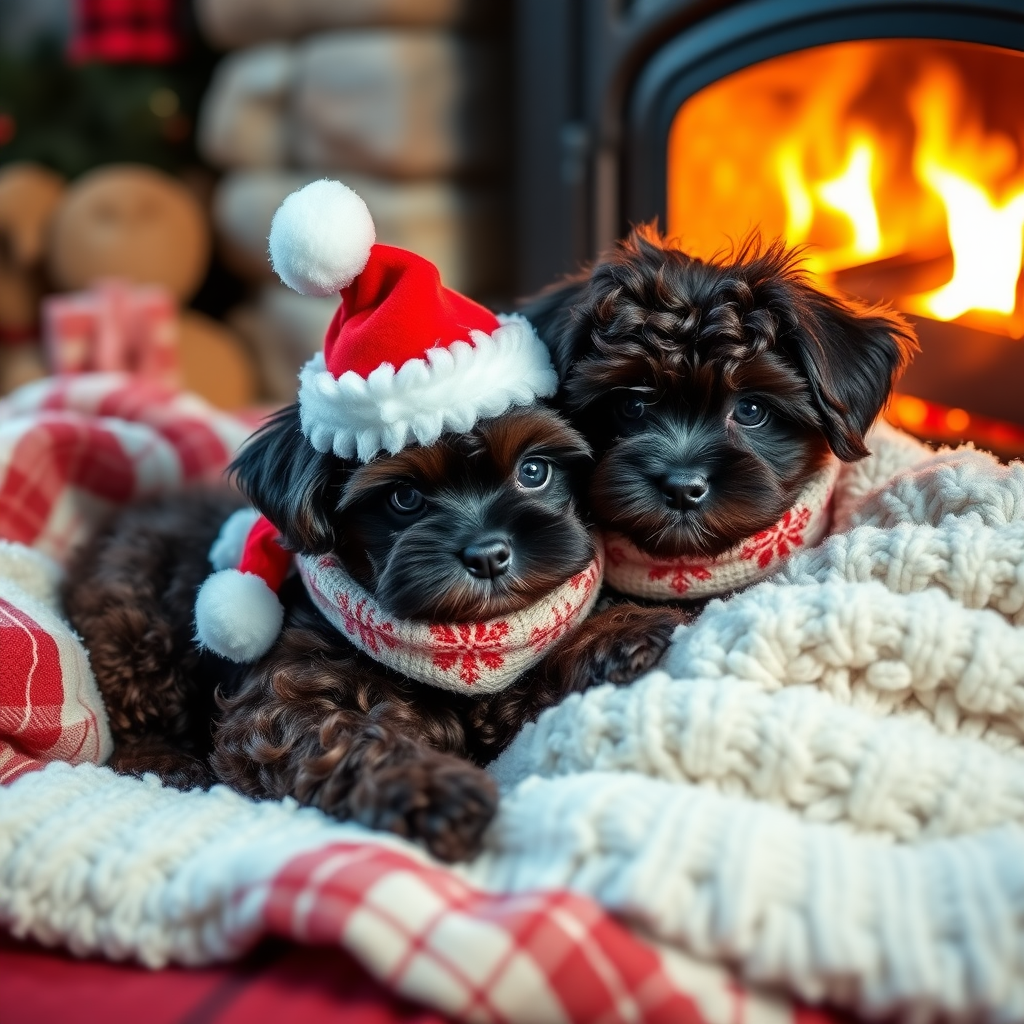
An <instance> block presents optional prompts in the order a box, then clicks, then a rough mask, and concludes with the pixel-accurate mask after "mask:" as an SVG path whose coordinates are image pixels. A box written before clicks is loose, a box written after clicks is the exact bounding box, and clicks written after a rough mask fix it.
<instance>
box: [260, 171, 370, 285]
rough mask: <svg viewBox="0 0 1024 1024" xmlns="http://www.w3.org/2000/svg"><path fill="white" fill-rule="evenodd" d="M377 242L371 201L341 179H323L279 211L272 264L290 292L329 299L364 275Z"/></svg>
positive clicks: (273, 232)
mask: <svg viewBox="0 0 1024 1024" xmlns="http://www.w3.org/2000/svg"><path fill="white" fill-rule="evenodd" d="M375 240H376V231H375V229H374V226H373V218H372V217H371V216H370V211H369V210H368V209H367V208H366V203H364V202H363V200H362V199H361V198H360V197H359V196H358V195H357V194H356V193H355V192H353V191H352V189H350V188H349V187H348V186H347V185H343V184H342V183H341V182H340V181H331V180H330V179H329V178H321V179H320V180H319V181H314V182H311V183H310V184H309V185H306V186H305V188H301V189H299V190H298V192H293V193H292V194H291V195H290V196H288V197H287V199H285V201H284V202H283V203H282V204H281V205H280V206H279V207H278V210H277V212H276V213H275V214H274V219H273V221H271V224H270V238H269V246H270V262H271V264H272V265H273V267H274V270H275V272H276V273H277V275H278V277H280V278H281V280H282V281H284V283H285V284H286V285H288V287H289V288H292V289H294V290H295V291H297V292H299V293H300V294H302V295H316V296H319V297H321V298H324V297H326V296H329V295H336V294H337V293H338V292H339V291H341V289H342V288H347V287H348V286H349V285H350V284H351V283H352V282H353V281H354V280H355V279H356V278H357V277H358V276H359V275H360V274H361V273H362V272H363V270H364V269H365V267H366V264H367V262H368V261H369V259H370V249H371V248H372V246H373V243H374V241H375Z"/></svg>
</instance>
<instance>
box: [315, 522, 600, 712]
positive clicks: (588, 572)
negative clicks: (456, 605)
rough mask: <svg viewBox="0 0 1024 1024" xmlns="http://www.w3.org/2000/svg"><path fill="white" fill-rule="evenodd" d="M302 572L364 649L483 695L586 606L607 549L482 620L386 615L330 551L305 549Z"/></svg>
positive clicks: (511, 676) (544, 647)
mask: <svg viewBox="0 0 1024 1024" xmlns="http://www.w3.org/2000/svg"><path fill="white" fill-rule="evenodd" d="M296 561H297V562H298V567H299V574H300V575H301V576H302V581H303V582H304V583H305V585H306V591H307V593H308V594H309V596H310V597H311V598H312V600H313V602H314V604H316V606H317V608H319V609H320V611H321V612H322V613H323V615H324V618H326V619H327V621H328V622H330V623H331V624H332V625H333V626H335V627H336V628H337V629H338V630H340V631H341V632H342V633H343V634H344V635H345V636H346V637H348V639H349V640H351V641H352V643H353V644H354V645H355V646H356V647H358V648H359V650H361V651H362V652H363V653H364V654H368V655H369V656H370V657H371V658H373V659H374V660H375V661H379V662H380V663H381V664H382V665H386V666H387V667H388V668H392V669H394V670H395V671H396V672H401V673H402V675H405V676H408V677H409V678H410V679H416V680H418V681H419V682H421V683H429V684H430V685H431V686H439V687H441V689H443V690H453V691H455V692H456V693H468V694H471V695H474V696H480V695H483V694H485V693H495V692H497V691H498V690H503V689H505V687H507V686H510V685H511V684H512V683H513V682H515V680H516V679H518V678H519V676H521V675H522V674H523V673H524V672H525V671H526V670H527V669H529V668H531V667H532V666H533V665H536V664H537V662H539V661H540V660H541V658H543V657H544V655H545V654H546V653H547V652H548V650H550V649H551V647H552V646H554V644H556V643H557V642H558V641H559V640H560V639H561V638H562V637H563V636H565V634H566V633H568V632H570V631H571V630H573V629H575V628H576V627H577V626H578V625H579V624H580V623H581V622H582V621H583V620H584V619H585V618H586V617H587V615H588V614H589V612H590V609H591V608H592V607H593V606H594V602H595V601H596V600H597V594H598V591H599V590H600V588H601V571H602V568H603V561H604V559H603V553H602V551H601V547H600V543H599V542H598V545H597V554H596V555H595V556H594V559H593V561H592V562H591V563H590V564H589V565H588V566H587V567H586V568H585V569H584V570H583V571H582V572H579V573H577V574H576V575H575V576H573V577H572V578H571V579H569V580H566V582H565V583H563V584H562V585H561V586H560V587H558V588H557V589H556V590H553V591H551V593H549V594H547V595H545V596H544V597H543V598H542V599H541V600H540V601H537V602H535V603H534V604H531V605H529V606H527V607H526V608H523V609H521V610H520V611H517V612H513V613H511V614H509V615H502V616H499V617H497V618H494V619H488V620H486V621H483V622H453V623H436V622H419V621H413V620H410V619H397V618H395V617H394V616H392V615H389V614H388V613H387V612H386V611H385V610H384V609H383V608H382V607H381V606H380V604H378V603H377V601H376V600H375V599H374V598H373V596H372V595H371V594H370V593H369V592H368V591H366V590H365V589H364V588H363V587H361V586H360V585H359V584H358V583H357V582H356V581H355V580H354V579H353V578H352V576H351V575H350V574H349V573H348V572H347V571H346V570H345V568H344V566H342V564H341V563H340V562H339V561H338V559H337V558H336V557H335V556H333V555H316V556H312V555H310V556H302V557H300V558H298V559H297V560H296Z"/></svg>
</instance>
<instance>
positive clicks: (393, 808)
mask: <svg viewBox="0 0 1024 1024" xmlns="http://www.w3.org/2000/svg"><path fill="white" fill-rule="evenodd" d="M348 803H349V807H350V810H351V818H352V820H353V821H358V822H359V823H360V824H361V825H366V826H367V827H368V828H374V829H381V830H383V831H386V832H394V833H395V834H396V835H400V836H404V837H405V838H407V839H414V840H419V841H420V842H422V843H423V844H424V845H425V846H426V847H427V849H428V850H430V852H431V853H432V854H433V855H434V856H435V857H437V858H438V859H439V860H444V861H457V860H466V859H468V858H469V857H472V856H473V855H474V854H475V853H477V852H478V851H479V849H480V845H481V842H482V839H483V834H484V831H485V830H486V828H487V826H488V825H489V824H490V822H491V819H492V818H493V817H494V814H495V811H496V810H497V809H498V790H497V787H496V786H495V784H494V780H493V779H492V778H491V777H490V776H489V775H488V774H487V773H486V772H485V771H483V770H482V769H480V768H477V767H475V766H474V765H472V764H470V763H469V762H468V761H463V760H461V759H460V758H457V757H451V756H448V755H446V754H434V755H431V756H429V757H424V758H422V759H420V760H417V761H408V762H405V763H404V764H398V765H389V766H387V767H381V768H377V769H375V770H374V771H373V772H372V773H370V774H369V775H365V776H363V777H362V778H361V779H360V780H359V782H357V783H356V785H355V788H354V789H353V790H352V793H351V795H350V796H349V800H348Z"/></svg>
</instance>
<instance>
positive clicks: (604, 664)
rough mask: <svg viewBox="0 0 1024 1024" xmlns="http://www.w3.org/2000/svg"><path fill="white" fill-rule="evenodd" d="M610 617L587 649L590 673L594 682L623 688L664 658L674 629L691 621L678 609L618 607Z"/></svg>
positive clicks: (687, 615)
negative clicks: (588, 650)
mask: <svg viewBox="0 0 1024 1024" xmlns="http://www.w3.org/2000/svg"><path fill="white" fill-rule="evenodd" d="M614 613H615V614H613V615H609V616H608V619H607V621H606V623H605V624H604V629H603V630H602V631H601V633H600V634H598V635H596V636H595V637H594V640H593V644H592V646H591V649H590V652H589V654H590V665H589V673H590V676H591V678H592V679H593V681H594V682H595V683H598V682H608V683H613V684H615V685H616V686H626V685H627V684H629V683H632V682H633V681H634V680H636V679H638V678H639V677H640V676H642V675H643V674H644V673H645V672H649V671H650V670H651V669H653V668H654V667H655V666H656V665H657V664H658V663H659V662H660V661H661V658H662V656H663V655H664V653H665V651H666V649H667V648H668V645H669V642H670V641H671V639H672V634H673V633H674V632H675V630H676V627H677V626H678V625H680V624H682V623H686V622H689V621H692V619H693V615H692V613H689V612H686V611H683V610H681V609H677V608H641V607H633V606H620V607H618V608H616V609H614Z"/></svg>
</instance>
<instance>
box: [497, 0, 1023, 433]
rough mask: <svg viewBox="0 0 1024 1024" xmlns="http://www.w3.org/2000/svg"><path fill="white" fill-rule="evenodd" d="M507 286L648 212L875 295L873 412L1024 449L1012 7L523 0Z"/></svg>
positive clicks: (1016, 21)
mask: <svg viewBox="0 0 1024 1024" xmlns="http://www.w3.org/2000/svg"><path fill="white" fill-rule="evenodd" d="M517 12H518V29H517V31H518V41H517V47H518V53H519V60H518V66H519V86H518V88H519V97H520V100H519V111H520V114H519V128H518V147H517V152H518V160H519V167H518V181H519V189H520V196H519V205H520V215H519V224H520V231H521V236H520V274H519V282H518V284H519V288H520V290H521V291H522V292H527V291H531V290H533V289H535V288H537V287H539V286H541V285H543V284H545V283H547V282H548V281H550V280H552V279H553V278H554V277H555V276H557V275H558V274H560V273H564V272H566V271H569V270H572V269H574V268H575V267H576V266H578V265H579V263H580V262H583V261H585V260H587V259H589V258H592V257H593V256H594V255H596V254H597V253H598V252H600V251H601V250H602V249H603V248H605V247H606V246H607V245H608V244H609V243H610V242H611V241H613V240H614V239H615V238H616V237H618V236H620V235H621V234H622V233H623V232H624V231H625V230H626V229H627V228H628V225H629V224H630V223H636V222H640V221H646V220H650V219H651V218H654V217H657V218H658V219H659V222H660V224H661V225H662V226H663V227H667V229H668V230H669V232H670V233H671V234H673V235H677V236H678V237H679V238H680V239H681V241H682V243H683V245H684V247H685V248H687V249H688V250H689V251H693V252H694V253H695V254H697V255H702V256H710V255H711V254H712V253H714V252H715V251H718V250H721V249H722V248H723V247H727V246H728V244H729V241H730V240H733V241H735V240H736V239H738V238H739V237H742V236H743V235H744V234H745V233H746V232H747V231H748V230H749V229H750V228H760V229H761V230H762V232H763V233H764V234H766V235H770V236H773V235H782V236H783V237H786V238H787V240H788V241H789V242H791V243H794V244H805V245H807V246H808V251H807V252H808V256H807V266H808V270H809V271H810V272H812V273H813V274H814V275H816V277H817V278H818V280H819V281H820V282H821V284H822V285H823V286H824V287H827V288H835V289H837V290H841V291H846V292H849V293H853V294H859V295H862V296H863V297H865V298H868V299H873V300H874V299H878V300H885V301H888V302H891V303H893V304H894V305H895V306H897V308H900V309H902V310H903V311H904V312H905V313H906V314H907V315H908V316H909V317H910V318H911V319H912V320H913V321H914V322H915V323H916V325H917V328H918V332H919V334H920V336H921V340H922V355H921V356H920V357H919V359H918V360H917V361H916V363H915V366H914V367H913V369H912V370H911V371H910V373H909V374H908V375H907V377H906V378H905V379H904V382H903V385H902V387H903V391H904V392H905V394H903V395H902V396H901V398H900V399H898V400H897V402H895V403H894V405H893V415H894V417H895V418H896V419H898V420H899V421H900V422H902V423H903V424H904V425H906V426H908V427H910V428H912V429H915V430H916V431H917V432H918V433H921V434H923V435H926V436H932V437H935V438H937V439H942V440H956V439H960V438H964V437H974V438H976V439H977V440H979V441H981V442H983V443H985V444H987V445H989V446H990V447H995V448H997V449H999V450H1002V451H1004V452H1022V451H1024V284H1022V281H1024V278H1022V276H1021V256H1022V248H1024V238H1022V233H1024V52H1022V51H1024V2H1022V0H962V2H954V0H749V2H739V3H737V2H727V0H717V2H716V0H632V2H629V0H618V2H616V0H520V3H519V5H518V8H517Z"/></svg>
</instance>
